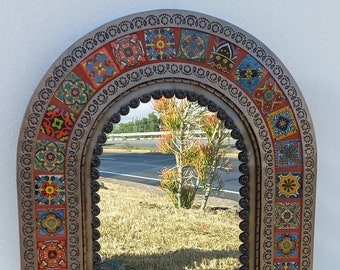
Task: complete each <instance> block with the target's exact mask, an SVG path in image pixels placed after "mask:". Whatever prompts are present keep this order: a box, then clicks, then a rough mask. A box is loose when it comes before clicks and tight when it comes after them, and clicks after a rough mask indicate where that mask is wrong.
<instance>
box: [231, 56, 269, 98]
mask: <svg viewBox="0 0 340 270" xmlns="http://www.w3.org/2000/svg"><path fill="white" fill-rule="evenodd" d="M266 75H267V71H266V69H264V68H263V66H262V65H261V64H260V63H259V62H258V61H257V60H256V59H255V58H253V57H252V56H250V55H249V54H248V55H246V57H244V58H243V60H242V61H241V63H240V64H239V65H238V66H237V68H236V70H235V74H234V79H235V80H236V81H237V82H238V83H239V84H240V85H241V86H242V87H243V88H244V89H245V90H246V91H247V92H248V93H251V92H253V91H254V90H255V89H256V87H257V86H258V85H259V84H260V83H261V81H262V80H263V78H264V77H265V76H266Z"/></svg>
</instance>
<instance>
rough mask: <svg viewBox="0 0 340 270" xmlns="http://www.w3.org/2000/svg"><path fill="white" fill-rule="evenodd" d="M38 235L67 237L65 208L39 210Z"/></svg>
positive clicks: (37, 215)
mask: <svg viewBox="0 0 340 270" xmlns="http://www.w3.org/2000/svg"><path fill="white" fill-rule="evenodd" d="M36 218H37V235H38V236H56V235H65V231H66V213H65V209H64V208H49V209H47V210H45V209H44V210H37V214H36Z"/></svg>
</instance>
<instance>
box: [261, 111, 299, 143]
mask: <svg viewBox="0 0 340 270" xmlns="http://www.w3.org/2000/svg"><path fill="white" fill-rule="evenodd" d="M268 124H269V127H270V130H271V133H272V135H273V137H274V138H275V139H277V140H280V139H283V138H286V137H288V136H290V135H293V134H295V133H296V132H297V131H298V127H297V124H296V122H295V119H294V116H293V112H292V110H291V109H290V108H289V107H286V108H283V109H281V110H279V111H275V112H272V113H270V114H268Z"/></svg>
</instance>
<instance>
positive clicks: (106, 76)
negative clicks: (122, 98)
mask: <svg viewBox="0 0 340 270" xmlns="http://www.w3.org/2000/svg"><path fill="white" fill-rule="evenodd" d="M82 67H83V69H84V71H85V72H86V74H87V76H88V78H89V79H90V80H91V81H92V83H93V84H94V86H95V87H96V88H99V87H101V86H102V85H104V84H105V83H107V82H108V81H109V80H111V79H112V78H113V76H114V75H116V74H117V73H118V68H117V67H116V66H115V64H114V61H113V60H112V58H111V56H110V54H109V53H108V51H107V50H106V49H105V48H101V49H100V51H98V52H95V53H94V54H92V55H90V56H89V57H88V58H87V59H86V60H85V61H83V62H82Z"/></svg>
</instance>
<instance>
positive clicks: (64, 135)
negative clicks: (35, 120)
mask: <svg viewBox="0 0 340 270" xmlns="http://www.w3.org/2000/svg"><path fill="white" fill-rule="evenodd" d="M75 121H76V116H75V114H73V113H71V112H68V111H66V110H64V109H61V108H59V107H57V106H56V105H49V106H48V107H47V109H46V112H45V115H44V118H43V120H42V123H41V126H40V131H41V133H42V134H45V135H49V136H51V137H52V138H55V139H57V140H59V141H62V142H67V141H68V140H69V138H70V134H71V132H72V128H73V125H74V122H75Z"/></svg>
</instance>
